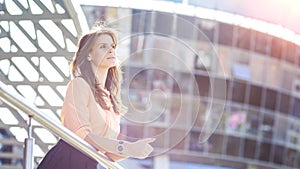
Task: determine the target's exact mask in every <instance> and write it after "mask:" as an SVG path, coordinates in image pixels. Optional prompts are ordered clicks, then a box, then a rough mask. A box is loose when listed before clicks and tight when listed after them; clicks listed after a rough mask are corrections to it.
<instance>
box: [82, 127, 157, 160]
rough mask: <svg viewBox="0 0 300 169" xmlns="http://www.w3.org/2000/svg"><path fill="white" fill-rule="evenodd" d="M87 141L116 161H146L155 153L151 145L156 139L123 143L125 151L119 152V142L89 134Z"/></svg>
mask: <svg viewBox="0 0 300 169" xmlns="http://www.w3.org/2000/svg"><path fill="white" fill-rule="evenodd" d="M85 140H86V141H87V142H88V143H90V144H91V145H92V146H94V147H95V148H96V149H97V150H100V151H105V152H106V154H107V155H109V157H110V158H111V159H112V160H114V161H116V160H120V159H124V158H128V157H133V158H139V159H144V158H146V157H148V156H149V154H150V153H151V152H152V151H153V147H152V146H151V145H150V143H152V142H153V141H155V138H146V139H141V140H138V141H136V142H128V141H122V142H123V143H122V145H123V150H122V151H118V150H117V148H118V146H119V144H120V143H119V140H114V139H109V138H105V137H101V136H97V135H95V134H92V133H89V134H88V135H87V136H86V138H85Z"/></svg>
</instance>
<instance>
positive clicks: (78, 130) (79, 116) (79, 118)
mask: <svg viewBox="0 0 300 169" xmlns="http://www.w3.org/2000/svg"><path fill="white" fill-rule="evenodd" d="M105 92H107V95H108V96H109V91H107V90H106V91H105ZM108 96H106V98H105V101H106V102H107V104H111V100H110V98H109V97H108ZM104 97H105V96H104ZM61 121H62V124H63V125H64V126H65V127H67V128H68V129H70V130H71V131H73V132H74V133H75V134H77V135H78V136H79V137H81V138H83V139H84V138H85V137H86V136H87V135H88V133H93V134H95V135H99V136H103V137H107V138H113V139H116V138H117V136H118V135H119V133H120V115H117V114H116V113H115V112H114V110H113V108H112V106H111V108H110V110H105V109H102V108H101V106H100V105H99V104H98V103H97V102H96V100H95V98H94V95H93V93H92V90H91V89H90V86H89V85H88V83H87V82H86V81H85V80H84V79H83V78H81V77H76V78H74V79H72V80H71V81H70V82H69V84H68V86H67V92H66V96H65V100H64V104H63V107H62V112H61Z"/></svg>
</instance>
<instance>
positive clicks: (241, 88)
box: [232, 81, 246, 103]
mask: <svg viewBox="0 0 300 169" xmlns="http://www.w3.org/2000/svg"><path fill="white" fill-rule="evenodd" d="M245 93H246V83H245V82H242V81H233V82H232V101H235V102H239V103H244V102H245Z"/></svg>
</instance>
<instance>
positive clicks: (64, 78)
mask: <svg viewBox="0 0 300 169" xmlns="http://www.w3.org/2000/svg"><path fill="white" fill-rule="evenodd" d="M0 4H1V7H0V80H1V81H2V82H3V83H5V84H7V85H9V86H10V87H11V88H13V89H14V90H16V91H17V92H18V93H20V94H21V95H23V96H24V97H25V98H26V99H27V100H29V101H30V102H32V103H34V104H35V105H36V106H37V107H38V108H40V109H41V110H42V111H44V112H45V113H47V114H48V115H49V116H51V117H52V118H53V120H59V118H58V117H59V113H60V109H61V106H62V102H63V97H64V93H65V86H66V84H67V82H68V81H69V79H70V74H69V62H70V61H71V59H72V57H73V54H74V51H75V50H76V43H77V40H78V37H79V36H80V34H81V32H82V31H84V30H83V27H84V26H85V27H87V26H86V25H84V26H81V25H80V23H79V19H78V18H79V15H80V12H78V11H77V10H75V8H76V7H79V6H74V5H73V3H72V2H71V1H69V0H4V1H2V2H1V0H0ZM81 16H82V15H81ZM80 21H81V23H84V22H82V19H80ZM27 118H28V117H27V116H26V115H25V114H23V113H21V112H17V110H15V109H13V108H12V107H10V106H8V105H6V104H5V103H2V102H1V103H0V129H2V130H3V131H7V134H8V136H11V138H9V139H8V140H10V141H2V140H3V139H1V137H0V141H1V142H0V145H5V144H13V145H18V146H19V147H22V143H21V142H23V141H24V138H25V137H26V135H27V132H26V126H27ZM2 135H3V136H2V137H4V135H5V134H2ZM33 137H34V138H35V139H36V141H35V142H36V147H35V150H36V152H37V153H36V154H35V155H36V156H42V155H43V153H44V152H46V151H47V150H48V149H49V145H52V144H53V143H55V142H56V140H57V138H56V136H54V135H52V134H51V133H50V132H49V131H47V130H46V129H44V128H43V127H42V126H41V125H40V124H38V123H34V126H33ZM1 154H2V155H1ZM1 157H3V158H4V157H6V153H3V152H2V153H1V152H0V158H1ZM15 157H16V158H22V154H21V155H20V153H19V155H18V153H17V154H15ZM0 165H1V164H0Z"/></svg>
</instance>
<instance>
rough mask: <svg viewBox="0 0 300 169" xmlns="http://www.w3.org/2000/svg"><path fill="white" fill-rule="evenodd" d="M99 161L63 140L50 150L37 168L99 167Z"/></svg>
mask: <svg viewBox="0 0 300 169" xmlns="http://www.w3.org/2000/svg"><path fill="white" fill-rule="evenodd" d="M97 165H98V163H97V161H96V160H94V159H92V158H90V157H88V156H87V155H85V154H84V153H82V152H80V151H79V150H77V149H75V148H74V147H73V146H71V145H70V144H68V143H66V142H65V141H63V140H59V142H58V143H57V144H56V145H55V146H54V147H53V148H51V150H49V152H48V153H47V154H46V156H45V157H44V158H43V160H42V162H41V163H40V164H39V166H38V167H37V169H97Z"/></svg>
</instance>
